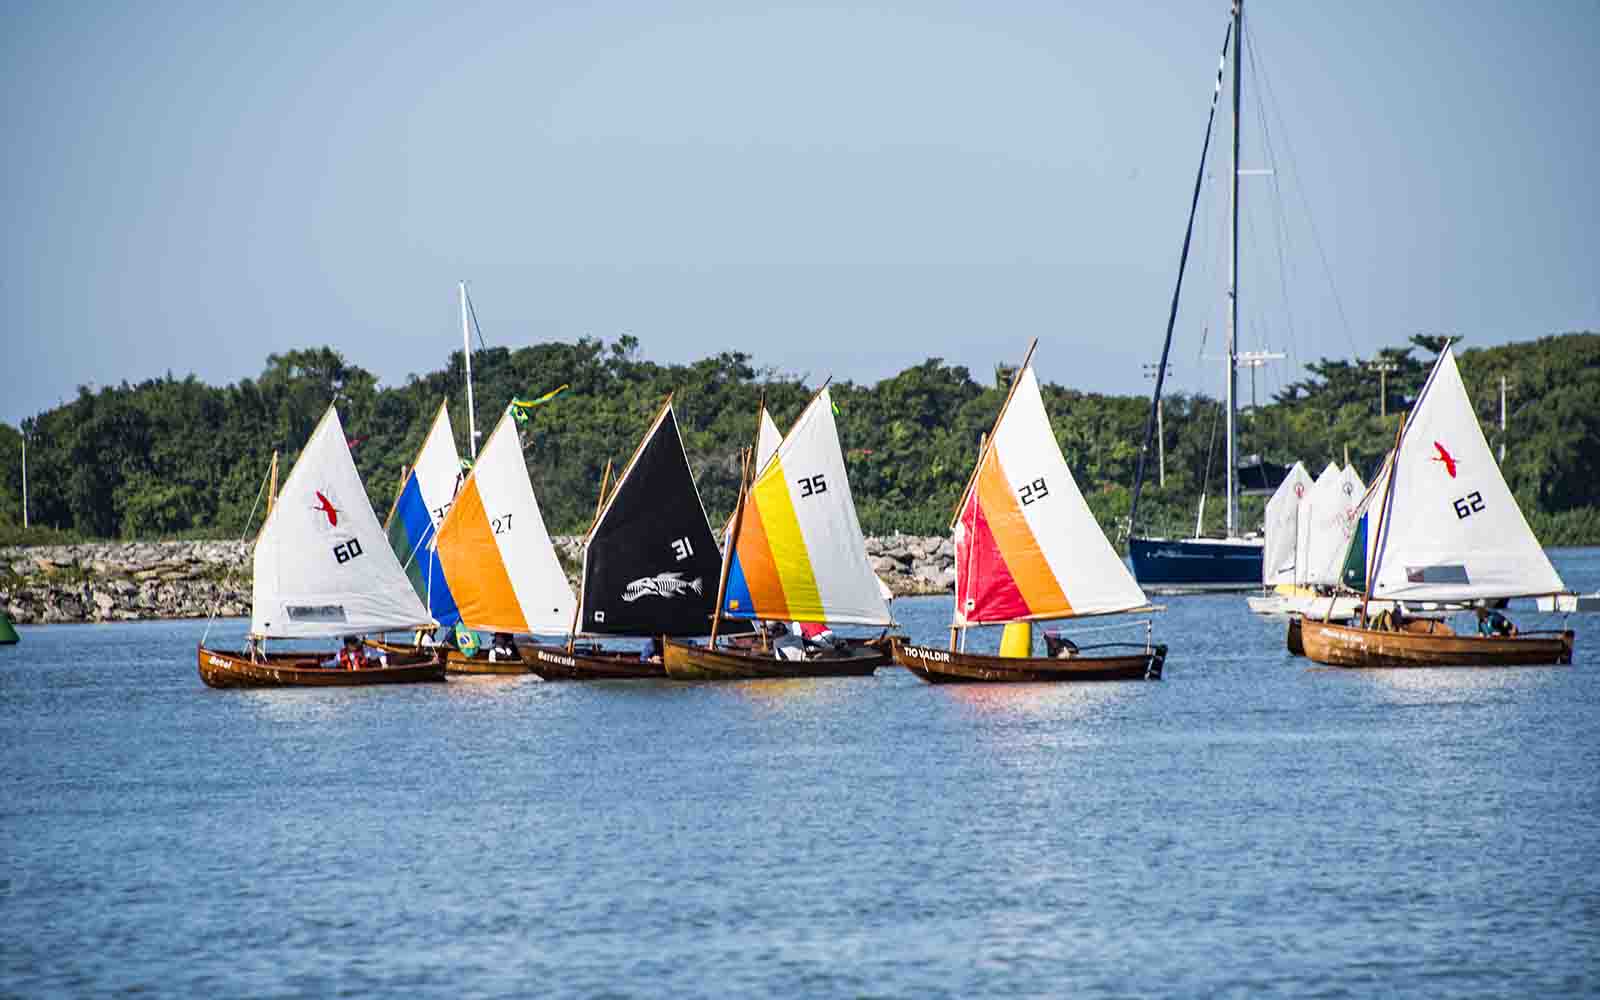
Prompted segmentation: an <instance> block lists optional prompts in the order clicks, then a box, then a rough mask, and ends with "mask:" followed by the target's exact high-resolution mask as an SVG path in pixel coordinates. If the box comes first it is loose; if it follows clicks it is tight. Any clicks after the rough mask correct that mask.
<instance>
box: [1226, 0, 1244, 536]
mask: <svg viewBox="0 0 1600 1000" xmlns="http://www.w3.org/2000/svg"><path fill="white" fill-rule="evenodd" d="M1243 34H1244V0H1234V3H1233V162H1232V164H1231V168H1230V169H1229V171H1228V177H1229V181H1228V184H1229V190H1230V191H1231V192H1232V194H1231V198H1230V200H1229V206H1228V219H1229V222H1228V468H1227V477H1228V537H1229V538H1233V537H1234V536H1235V535H1237V534H1238V533H1239V530H1238V526H1239V482H1238V479H1239V473H1238V464H1239V457H1238V454H1237V449H1238V445H1237V440H1236V437H1237V433H1238V428H1237V427H1236V426H1235V425H1236V423H1237V411H1238V408H1239V355H1238V351H1239V345H1238V337H1239V78H1240V73H1239V50H1240V45H1239V41H1240V38H1241V36H1242V35H1243Z"/></svg>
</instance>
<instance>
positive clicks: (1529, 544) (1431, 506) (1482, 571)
mask: <svg viewBox="0 0 1600 1000" xmlns="http://www.w3.org/2000/svg"><path fill="white" fill-rule="evenodd" d="M1384 509H1385V511H1386V512H1387V513H1386V520H1387V521H1388V523H1387V524H1386V525H1384V526H1383V529H1382V536H1381V538H1380V539H1379V542H1378V546H1377V566H1376V569H1375V570H1374V579H1373V586H1372V595H1373V596H1374V597H1393V598H1397V599H1405V600H1441V601H1465V600H1476V599H1480V598H1499V597H1520V596H1532V595H1538V594H1553V593H1557V592H1559V591H1563V590H1565V589H1566V587H1565V585H1563V584H1562V582H1561V577H1560V576H1558V575H1557V574H1556V571H1555V567H1553V566H1551V565H1550V560H1549V558H1548V557H1547V556H1546V555H1545V553H1544V549H1542V548H1540V547H1539V541H1538V539H1536V538H1535V537H1534V535H1533V531H1532V530H1531V529H1530V528H1529V527H1528V522H1527V521H1526V520H1525V519H1524V518H1523V516H1522V510H1521V509H1520V508H1519V507H1518V506H1517V502H1516V499H1515V498H1513V497H1512V495H1511V490H1510V488H1508V487H1507V486H1506V481H1505V478H1504V477H1502V476H1501V475H1500V466H1499V465H1498V464H1497V463H1496V462H1495V459H1494V453H1493V452H1491V451H1490V450H1489V443H1488V442H1487V441H1485V440H1484V437H1483V430H1482V428H1481V427H1480V426H1479V425H1478V418H1477V415H1476V414H1474V413H1473V411H1472V403H1471V401H1470V400H1469V399H1468V398H1467V390H1466V386H1465V385H1463V384H1462V382H1461V373H1460V371H1459V370H1458V369H1457V368H1456V359H1455V352H1454V351H1452V350H1451V349H1450V348H1449V347H1448V346H1446V347H1445V349H1444V351H1443V352H1441V353H1440V355H1439V360H1438V362H1437V363H1436V364H1435V365H1434V367H1433V372H1432V373H1431V374H1430V375H1429V376H1428V381H1427V383H1426V384H1424V385H1423V387H1422V392H1421V393H1420V394H1419V395H1418V397H1417V402H1416V404H1415V405H1414V406H1413V408H1412V410H1411V413H1410V415H1409V416H1408V417H1407V418H1406V424H1405V430H1404V432H1403V433H1402V435H1401V439H1400V445H1399V448H1398V449H1397V451H1396V455H1395V460H1394V466H1393V469H1392V470H1391V474H1390V484H1389V495H1388V496H1387V497H1386V502H1385V503H1384Z"/></svg>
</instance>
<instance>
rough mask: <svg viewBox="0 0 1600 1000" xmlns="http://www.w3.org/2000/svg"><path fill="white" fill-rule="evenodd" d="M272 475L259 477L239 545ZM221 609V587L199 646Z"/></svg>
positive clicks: (247, 530) (204, 641) (254, 515)
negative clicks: (259, 483)
mask: <svg viewBox="0 0 1600 1000" xmlns="http://www.w3.org/2000/svg"><path fill="white" fill-rule="evenodd" d="M271 475H272V473H271V472H270V471H269V472H268V473H267V474H266V475H265V476H262V477H261V487H260V488H259V489H257V490H256V502H255V503H253V504H251V505H250V516H249V517H247V518H245V519H244V530H243V531H242V532H240V533H239V544H240V545H243V544H244V538H245V536H246V535H248V534H249V533H250V523H251V522H252V521H254V520H255V519H256V509H257V508H258V507H260V506H261V495H262V494H263V493H265V492H266V491H267V479H268V478H270V477H271ZM221 607H222V591H221V587H220V586H219V587H218V590H217V599H216V600H214V601H212V602H211V614H210V616H209V617H207V618H206V627H205V631H203V632H201V633H200V645H202V646H204V645H205V644H206V637H207V636H209V635H210V634H211V623H212V622H214V621H216V620H217V611H218V609H220V608H221Z"/></svg>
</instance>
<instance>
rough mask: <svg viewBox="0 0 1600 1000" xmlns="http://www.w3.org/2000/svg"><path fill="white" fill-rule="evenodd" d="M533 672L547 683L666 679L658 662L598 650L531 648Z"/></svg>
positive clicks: (634, 654)
mask: <svg viewBox="0 0 1600 1000" xmlns="http://www.w3.org/2000/svg"><path fill="white" fill-rule="evenodd" d="M533 672H534V673H536V674H538V675H539V676H540V677H543V678H544V679H545V680H547V681H622V680H650V679H656V680H660V679H661V678H663V677H666V676H667V671H666V668H665V667H664V666H663V665H662V664H661V662H660V661H651V660H641V659H639V654H637V653H607V652H604V651H601V650H589V651H585V650H574V651H573V652H570V653H569V652H567V651H566V650H565V649H549V648H546V647H544V646H535V647H534V648H533Z"/></svg>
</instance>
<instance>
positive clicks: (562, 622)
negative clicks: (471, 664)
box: [438, 410, 578, 633]
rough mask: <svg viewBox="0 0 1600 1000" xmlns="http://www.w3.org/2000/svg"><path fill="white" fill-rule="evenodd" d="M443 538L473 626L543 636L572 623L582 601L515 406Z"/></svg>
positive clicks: (460, 604) (459, 498)
mask: <svg viewBox="0 0 1600 1000" xmlns="http://www.w3.org/2000/svg"><path fill="white" fill-rule="evenodd" d="M438 539H439V540H438V547H439V557H440V559H441V560H442V561H443V562H444V571H445V575H446V576H447V577H448V578H449V580H450V591H451V593H452V594H453V595H454V596H455V599H456V606H457V608H458V609H459V610H460V612H461V620H462V621H464V622H465V623H466V624H467V625H469V626H471V627H473V628H481V629H490V630H493V631H497V632H541V633H561V632H566V631H567V630H569V629H570V628H571V627H572V616H573V611H574V609H575V608H576V607H577V603H578V602H577V598H576V597H575V596H574V595H573V593H572V586H571V585H570V584H569V583H567V575H566V573H565V572H564V571H563V570H562V568H561V561H560V560H559V559H557V558H556V551H555V546H554V545H553V544H551V541H550V533H549V532H548V531H547V530H546V529H545V525H544V516H543V515H542V514H541V513H540V511H539V501H538V500H537V499H536V498H535V497H534V495H533V483H532V482H530V481H529V479H528V467H527V465H526V464H525V463H524V461H523V458H522V439H521V438H520V437H519V436H518V434H517V425H516V421H515V419H513V417H512V416H511V412H510V410H507V411H506V413H505V415H504V416H502V417H501V418H500V423H499V424H497V425H496V426H495V429H494V432H493V433H492V434H490V435H489V440H488V441H487V442H486V443H485V444H484V446H483V450H482V451H480V452H479V453H478V461H477V464H475V465H474V466H473V467H472V474H471V475H470V476H468V477H467V481H466V482H465V483H464V484H462V487H461V490H460V492H459V493H458V494H457V495H456V499H455V502H454V503H453V504H451V506H450V511H449V513H447V514H446V515H445V518H444V523H443V524H441V525H440V527H439V536H438Z"/></svg>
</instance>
